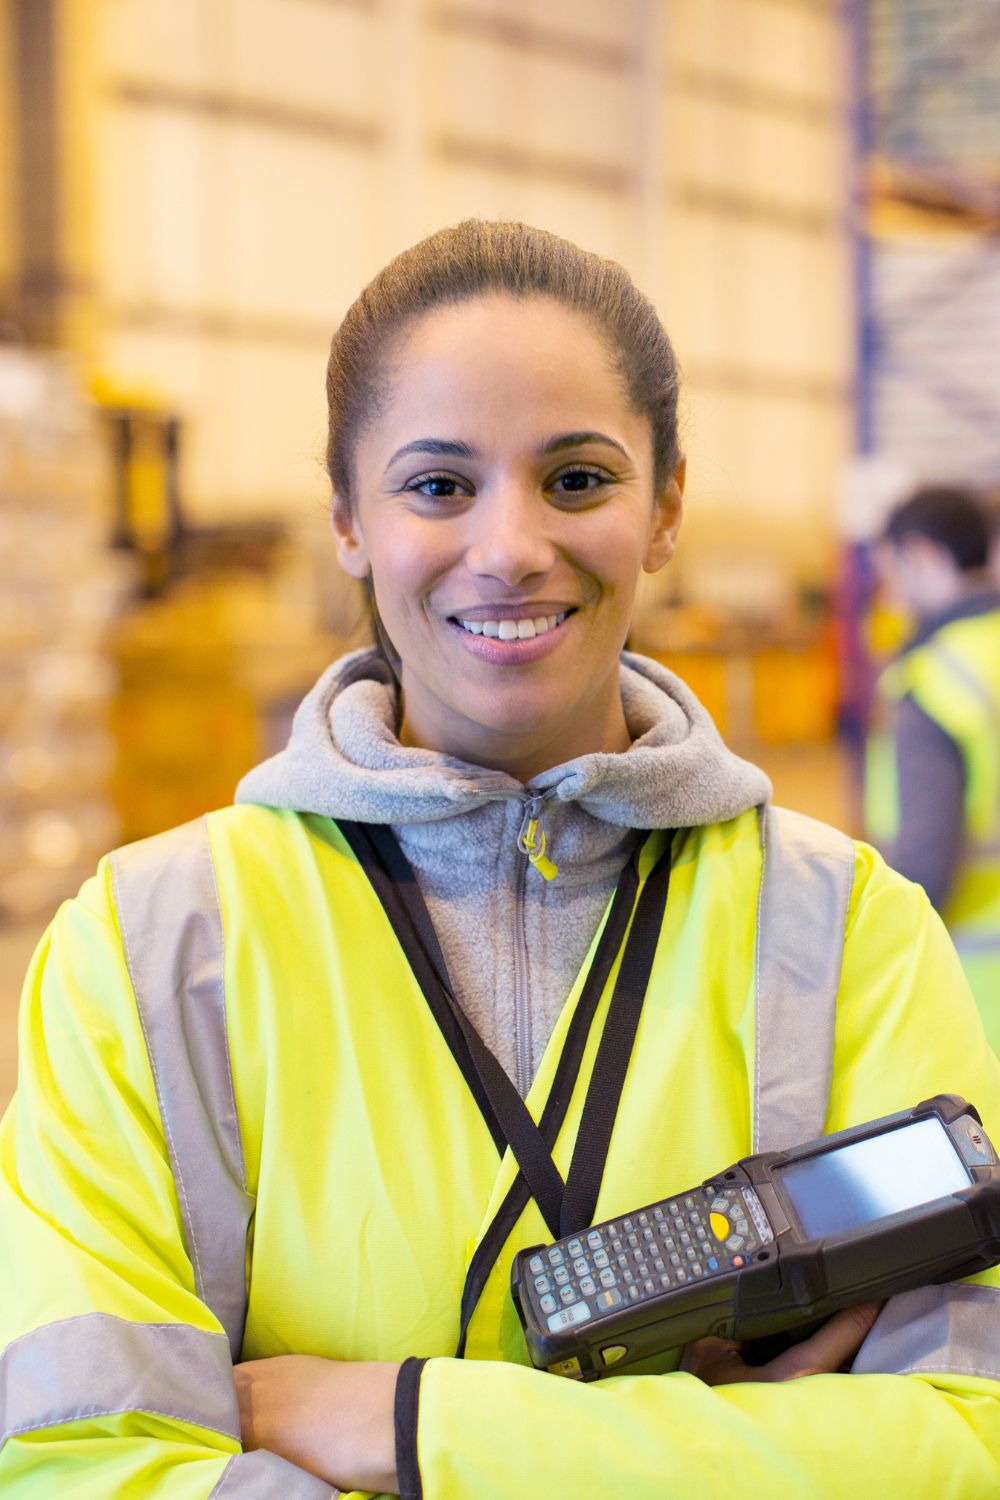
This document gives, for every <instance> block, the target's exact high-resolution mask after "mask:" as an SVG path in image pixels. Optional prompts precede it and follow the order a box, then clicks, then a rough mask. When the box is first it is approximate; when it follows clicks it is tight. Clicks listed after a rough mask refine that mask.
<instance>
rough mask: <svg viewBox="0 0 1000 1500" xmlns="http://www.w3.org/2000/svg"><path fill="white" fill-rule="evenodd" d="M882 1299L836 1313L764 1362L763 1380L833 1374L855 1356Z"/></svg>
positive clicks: (878, 1310) (761, 1370)
mask: <svg viewBox="0 0 1000 1500" xmlns="http://www.w3.org/2000/svg"><path fill="white" fill-rule="evenodd" d="M883 1306H884V1303H882V1302H861V1303H859V1304H858V1305H857V1307H845V1308H843V1309H842V1311H841V1312H838V1313H834V1315H833V1317H832V1318H831V1319H830V1320H829V1322H828V1323H824V1324H823V1327H822V1328H819V1329H817V1330H816V1332H815V1333H814V1334H811V1335H810V1337H809V1338H807V1339H803V1341H802V1343H801V1344H796V1345H794V1347H793V1348H791V1349H786V1350H785V1352H784V1353H783V1354H779V1355H778V1357H777V1359H772V1360H771V1362H770V1363H769V1364H766V1365H761V1366H760V1369H759V1370H758V1372H757V1376H758V1379H760V1380H801V1379H802V1378H803V1376H805V1375H832V1374H833V1373H834V1372H835V1371H837V1370H839V1369H841V1367H842V1366H843V1365H845V1364H846V1363H847V1362H848V1361H849V1360H851V1359H853V1357H854V1355H855V1354H856V1353H857V1352H858V1350H859V1349H860V1347H861V1345H862V1344H863V1343H864V1341H865V1339H866V1338H867V1337H868V1334H869V1332H870V1330H871V1326H872V1324H873V1323H874V1322H875V1319H876V1318H877V1317H878V1315H879V1313H880V1312H881V1311H882V1308H883Z"/></svg>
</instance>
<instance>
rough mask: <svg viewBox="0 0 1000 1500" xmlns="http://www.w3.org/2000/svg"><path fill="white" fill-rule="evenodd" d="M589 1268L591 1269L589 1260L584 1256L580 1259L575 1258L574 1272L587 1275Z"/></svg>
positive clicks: (576, 1274) (577, 1274) (578, 1274)
mask: <svg viewBox="0 0 1000 1500" xmlns="http://www.w3.org/2000/svg"><path fill="white" fill-rule="evenodd" d="M589 1270H590V1267H589V1266H588V1264H587V1262H586V1261H585V1260H584V1259H583V1257H582V1256H581V1257H580V1259H579V1260H575V1261H574V1262H573V1274H574V1275H575V1276H586V1274H587V1272H588V1271H589Z"/></svg>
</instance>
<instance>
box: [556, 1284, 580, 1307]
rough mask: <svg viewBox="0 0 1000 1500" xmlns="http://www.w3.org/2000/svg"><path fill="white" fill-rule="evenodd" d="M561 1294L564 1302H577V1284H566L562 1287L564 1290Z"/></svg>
mask: <svg viewBox="0 0 1000 1500" xmlns="http://www.w3.org/2000/svg"><path fill="white" fill-rule="evenodd" d="M559 1295H560V1297H561V1298H562V1300H563V1301H564V1302H567V1303H569V1302H575V1301H576V1287H575V1286H564V1287H563V1289H562V1291H561V1292H560V1293H559Z"/></svg>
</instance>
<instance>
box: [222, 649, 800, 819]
mask: <svg viewBox="0 0 1000 1500" xmlns="http://www.w3.org/2000/svg"><path fill="white" fill-rule="evenodd" d="M621 693H622V704H623V707H624V711H625V719H626V722H627V724H628V728H629V732H630V733H631V735H632V745H631V746H630V748H629V749H628V750H627V751H625V752H624V753H621V754H607V753H595V754H591V755H582V756H578V757H577V758H576V759H575V760H568V761H566V762H565V763H564V764H562V765H559V766H554V767H553V768H552V769H551V770H549V771H545V772H544V773H543V774H542V775H540V776H537V777H535V778H534V779H533V780H532V781H531V782H529V783H528V784H527V786H525V785H522V783H521V782H519V781H516V780H515V779H514V778H513V777H511V776H508V775H506V774H505V773H503V772H498V771H493V770H487V769H485V768H483V767H481V766H473V765H469V764H467V763H466V762H464V761H461V760H457V759H455V758H453V757H450V756H447V755H443V754H440V753H439V752H437V751H434V750H419V749H413V748H411V747H409V746H404V745H401V744H400V743H399V739H398V737H397V733H396V725H397V698H396V688H395V685H394V684H393V683H391V682H390V681H387V679H386V672H385V667H384V664H383V663H382V661H381V659H380V658H379V655H378V653H377V652H376V651H374V650H371V649H368V650H363V651H356V652H352V653H351V654H350V655H348V656H345V657H342V658H341V659H340V660H339V661H336V662H334V663H333V665H332V666H331V667H329V668H328V669H327V671H326V672H325V673H324V674H323V676H322V677H321V678H320V679H319V681H318V682H317V683H316V686H315V687H314V688H313V689H312V691H311V692H310V693H309V694H308V696H307V697H306V698H305V699H304V700H303V702H302V704H301V705H300V707H299V709H298V712H297V713H296V715H295V719H294V722H293V726H292V734H291V738H290V740H289V743H288V746H287V748H286V749H284V750H282V751H281V752H280V753H279V754H278V755H274V756H272V757H271V758H270V759H269V760H266V761H264V762H263V764H261V765H260V766H258V767H256V769H254V770H253V771H251V772H250V773H249V774H248V775H247V776H245V777H244V778H243V780H242V781H241V782H240V784H239V787H238V788H237V792H236V800H237V802H256V803H263V804H264V805H266V806H269V807H283V808H290V809H292V810H294V811H297V812H311V813H319V814H322V815H324V816H326V817H331V818H345V819H351V820H353V821H356V822H363V823H390V824H394V825H400V824H412V823H430V822H437V821H439V820H440V819H443V818H453V817H458V816H460V815H462V814H464V813H467V812H470V811H472V810H474V809H476V808H481V807H483V806H484V805H485V804H487V803H489V802H496V801H507V800H510V799H517V800H519V801H521V802H523V801H524V800H525V797H526V796H539V797H540V796H544V797H545V798H546V800H547V801H548V800H549V799H557V800H558V801H560V802H573V803H575V804H576V805H577V806H578V807H579V808H581V809H582V810H584V811H586V812H587V813H589V814H590V815H591V816H592V817H595V818H599V819H601V820H602V821H603V822H605V823H610V824H615V825H617V826H618V827H623V828H649V829H652V828H689V827H695V826H698V825H701V824H706V823H716V822H723V821H725V820H727V819H729V818H732V817H735V816H737V815H738V814H739V813H742V812H745V811H746V810H747V809H748V808H750V807H754V806H757V805H758V804H759V803H761V802H764V801H766V800H767V798H768V797H769V796H770V794H771V784H770V782H769V781H768V778H767V777H766V776H765V775H764V773H763V771H761V770H759V769H758V768H757V767H756V766H753V765H751V764H750V763H749V762H748V761H745V760H742V759H740V757H739V756H736V755H734V754H733V753H732V751H730V750H728V749H727V748H726V746H725V745H724V744H723V742H722V740H721V738H720V736H719V734H718V731H717V730H716V728H715V725H714V724H713V723H712V720H711V719H710V717H709V715H708V714H707V713H706V711H705V710H704V709H703V708H702V706H701V704H700V703H699V702H698V700H697V698H695V696H694V694H693V693H692V692H691V691H690V689H689V688H687V687H686V686H685V684H684V683H683V682H682V681H681V679H680V678H679V677H677V676H675V674H674V673H673V672H670V671H668V670H667V668H666V667H663V666H661V665H660V664H659V663H658V662H655V661H651V660H650V659H649V658H647V657H643V656H638V655H635V654H633V653H630V652H624V653H623V654H622V658H621Z"/></svg>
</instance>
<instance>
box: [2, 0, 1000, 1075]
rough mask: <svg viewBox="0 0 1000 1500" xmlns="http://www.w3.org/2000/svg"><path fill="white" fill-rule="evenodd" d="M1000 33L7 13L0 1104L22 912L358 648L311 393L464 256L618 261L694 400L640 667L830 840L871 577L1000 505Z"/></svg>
mask: <svg viewBox="0 0 1000 1500" xmlns="http://www.w3.org/2000/svg"><path fill="white" fill-rule="evenodd" d="M998 96H1000V0H867V3H862V0H857V3H853V4H844V3H836V0H0V1025H2V1026H3V1028H4V1030H3V1033H2V1036H0V1101H2V1100H3V1099H4V1098H5V1097H6V1094H7V1092H8V1091H9V1087H10V1084H11V1068H12V1021H11V1020H10V1017H12V1014H13V1009H12V1007H13V1002H14V996H15V994H16V990H17V987H18V984H19V980H20V975H21V972H22V971H23V967H24V964H25V963H26V961H27V956H28V953H29V951H30V948H31V946H32V944H33V942H34V941H35V939H36V938H37V936H38V934H39V932H40V931H41V929H42V927H43V926H44V923H45V921H46V919H47V917H48V915H49V914H50V913H51V911H52V910H53V908H54V906H55V905H56V904H57V903H58V901H59V900H60V899H62V897H63V896H64V895H66V894H67V893H68V892H70V891H72V890H73V889H74V888H75V887H76V885H78V884H79V882H80V881H81V880H82V879H83V878H85V877H86V875H87V874H88V873H90V871H91V870H92V868H93V866H94V863H95V861H96V859H97V858H98V856H99V855H100V854H101V853H102V852H103V851H104V850H105V849H107V848H108V847H110V846H112V845H114V844H115V843H118V842H123V841H125V840H129V839H133V838H138V837H141V836H142V835H144V834H147V833H150V832H154V831H156V830H158V829H160V828H163V827H166V826H169V825H170V824H173V823H177V822H181V821H183V820H184V819H186V818H189V817H191V816H194V815H196V814H197V813H199V812H200V811H202V810H204V809H205V808H208V807H211V806H215V805H218V804H220V803H224V802H226V801H228V800H229V799H230V797H231V793H232V789H233V787H234V785H235V782H236V780H237V779H238V777H239V776H240V774H241V773H242V772H243V771H244V770H245V769H246V768H247V767H248V766H249V765H250V764H251V763H252V762H253V761H254V760H255V759H257V758H259V757H260V756H261V755H262V754H264V753H267V752H268V751H269V750H271V749H272V748H274V747H276V745H277V744H278V743H280V742H281V740H282V738H283V736H284V734H285V732H286V729H287V724H288V716H289V711H290V707H291V705H292V704H294V702H295V701H296V699H297V698H298V696H299V695H300V694H301V692H302V691H303V690H304V689H305V688H306V687H307V686H308V685H309V684H310V683H311V681H312V680H313V678H314V677H315V675H316V674H317V672H318V671H319V669H320V668H321V667H322V666H323V665H324V664H325V662H326V661H328V660H329V659H330V658H331V657H332V656H333V655H334V654H336V653H337V652H338V651H339V650H340V649H342V647H343V646H344V645H345V644H346V643H350V642H353V641H354V640H356V639H357V638H358V631H359V628H360V618H361V615H360V606H359V601H358V598H357V596H356V594H355V593H354V592H353V591H352V589H351V588H350V587H349V586H348V584H347V582H346V580H342V579H341V578H340V576H339V575H338V573H337V571H336V568H335V564H334V560H333V555H332V548H331V545H330V543H329V541H328V539H327V529H326V528H327V523H326V515H325V503H326V490H325V480H324V475H323V470H322V462H321V454H322V449H323V440H324V421H325V410H324V398H323V373H324V363H325V354H326V346H327V343H328V341H329V337H330V333H331V331H332V329H333V328H334V326H335V325H336V323H337V321H338V319H339V318H340V316H341V314H342V312H343V310H344V309H345V308H346V306H347V305H348V304H349V303H350V302H351V301H352V300H353V298H354V296H355V295H356V294H357V292H358V291H359V290H360V288H361V286H362V285H363V284H364V283H365V281H366V280H367V279H368V278H369V277H370V275H371V274H372V273H373V272H374V271H375V270H376V269H377V268H378V267H379V266H380V265H382V264H383V263H384V262H385V261H386V260H387V259H388V258H389V257H390V256H391V255H392V254H394V253H395V252H396V251H398V250H400V249H401V248H403V247H404V246H405V245H407V244H409V243H412V242H413V241H414V240H416V239H417V238H419V237H420V236H421V235H422V234H424V233H426V232H428V231H430V230H432V229H434V228H436V227H438V226H440V225H441V224H444V223H448V222H453V221H455V220H457V219H460V218H463V217H466V216H468V215H470V214H477V215H482V216H485V217H511V218H523V219H526V220H529V221H530V222H533V223H536V224H540V225H542V226H544V227H546V228H548V229H552V230H554V231H556V232H557V233H560V234H564V235H567V236H568V237H570V238H572V239H574V240H576V241H578V242H580V243H581V244H583V245H586V246H588V247H589V248H592V249H594V250H596V251H598V252H600V253H602V254H605V255H609V256H613V257H614V258H615V259H617V260H620V261H622V262H624V264H625V265H626V266H628V267H629V269H630V270H631V271H632V273H633V274H634V276H635V277H636V279H637V281H638V282H639V284H640V285H641V286H642V287H643V288H644V289H645V290H646V291H647V292H648V293H649V294H650V295H651V296H652V298H653V300H654V301H655V302H656V304H657V306H658V308H659V310H660V312H661V315H662V317H663V319H664V321H665V323H666V325H667V327H668V329H669V330H670V332H671V334H672V336H673V338H674V341H675V343H676V345H677V348H678V352H679V354H680V357H681V361H682V364H683V367H684V370H685V374H686V380H687V390H686V403H685V428H684V431H685V441H686V445H687V448H688V451H689V460H690V478H689V492H688V493H689V504H688V514H687V521H686V528H685V536H684V540H683V545H682V548H681V555H680V558H679V560H678V561H677V562H676V564H675V565H674V566H673V567H672V568H671V569H670V570H668V572H667V573H666V574H665V575H660V577H659V578H658V579H657V581H656V583H655V586H650V589H649V591H648V593H647V595H646V596H645V598H644V601H643V607H642V610H641V613H640V616H639V618H638V619H637V621H636V626H635V637H634V640H635V644H636V645H637V646H638V647H640V648H641V649H645V650H648V651H649V652H651V653H652V654H656V655H660V656H662V657H663V658H664V659H665V660H667V661H668V662H669V664H670V665H671V666H673V667H674V668H675V669H676V670H678V671H679V672H680V673H681V674H682V675H683V676H685V677H687V678H688V680H689V681H690V682H691V684H692V686H693V687H694V688H695V690H696V691H697V692H698V693H699V694H700V695H701V696H702V698H703V700H704V701H705V702H706V704H707V705H708V706H709V708H710V709H711V710H712V712H713V713H714V714H715V716H716V718H717V720H718V722H719V724H720V727H721V728H722V730H723V732H724V733H725V734H726V735H727V736H728V737H729V738H730V740H731V741H732V742H733V743H735V744H736V745H737V746H738V747H739V748H741V749H742V750H744V751H745V752H746V753H748V754H750V755H751V756H752V757H753V758H755V759H757V760H759V761H760V762H761V763H763V764H764V765H765V766H766V767H767V768H768V769H769V770H770V771H771V772H772V773H773V775H774V777H775V781H776V785H777V790H778V794H779V796H780V798H781V800H783V801H785V802H786V803H790V804H791V805H793V806H798V807H800V808H802V809H803V810H804V811H807V812H813V813H816V814H817V815H819V816H824V817H827V818H830V819H831V820H833V821H835V822H839V823H841V824H843V825H844V826H847V827H852V828H853V827H856V812H855V802H854V798H853V795H852V790H851V786H852V778H851V763H852V749H853V747H855V746H856V745H857V743H858V740H859V737H860V735H861V733H862V731H863V727H864V722H865V715H866V711H867V701H868V695H869V692H870V685H871V680H872V673H873V664H874V662H875V660H876V659H877V657H878V654H879V653H880V652H884V651H887V650H889V649H891V647H892V645H893V643H894V641H895V640H897V639H898V622H895V621H894V620H893V619H892V618H890V617H888V616H886V615H885V613H884V611H881V610H880V609H879V608H878V607H877V606H874V607H873V604H872V600H871V584H870V570H869V563H868V559H867V554H866V551H865V546H864V542H865V539H866V537H867V536H868V535H870V533H871V531H872V529H873V527H874V526H875V525H876V524H877V522H878V520H879V519H880V517H881V516H882V515H883V514H884V512H885V510H886V508H887V507H888V506H889V505H890V504H891V503H892V502H893V501H894V500H895V499H896V498H898V497H899V496H900V495H901V494H902V493H903V492H904V491H905V490H906V489H907V488H908V487H909V486H910V485H911V484H912V482H913V481H914V480H917V479H928V478H956V477H957V478H965V479H971V480H974V481H976V482H977V483H980V484H983V485H985V486H987V487H988V486H995V485H997V484H998V483H1000V422H998V421H997V413H998V411H1000V238H998V230H1000V105H998V103H997V100H998Z"/></svg>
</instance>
